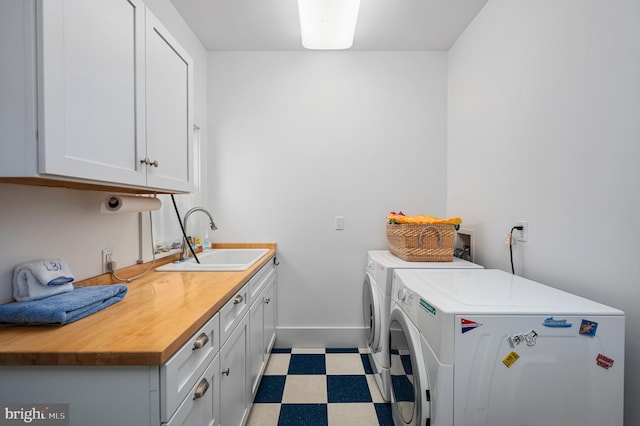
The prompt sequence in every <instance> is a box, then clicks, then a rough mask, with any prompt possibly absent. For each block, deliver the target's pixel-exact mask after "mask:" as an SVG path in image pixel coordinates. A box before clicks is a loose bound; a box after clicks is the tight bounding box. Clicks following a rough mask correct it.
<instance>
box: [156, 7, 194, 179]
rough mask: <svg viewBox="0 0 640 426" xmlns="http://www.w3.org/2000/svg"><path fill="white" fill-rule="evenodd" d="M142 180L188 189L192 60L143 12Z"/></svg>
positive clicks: (191, 110) (191, 153) (190, 151)
mask: <svg viewBox="0 0 640 426" xmlns="http://www.w3.org/2000/svg"><path fill="white" fill-rule="evenodd" d="M146 28H147V46H146V48H147V64H146V67H147V68H146V78H147V93H146V94H147V151H146V155H145V157H146V158H148V159H149V162H150V163H151V164H152V165H149V166H147V167H148V176H147V185H148V186H150V187H155V188H170V189H174V190H178V191H192V190H193V118H192V117H193V62H192V60H191V58H190V57H189V55H187V53H186V51H185V50H184V49H183V48H182V47H180V45H179V44H178V43H177V42H176V40H174V38H173V37H171V35H170V34H169V32H168V31H167V30H166V29H165V28H164V27H163V26H162V25H161V24H160V22H159V21H158V20H157V19H156V18H155V16H154V15H153V14H152V13H151V12H147V27H146Z"/></svg>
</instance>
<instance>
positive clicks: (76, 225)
mask: <svg viewBox="0 0 640 426" xmlns="http://www.w3.org/2000/svg"><path fill="white" fill-rule="evenodd" d="M147 3H148V4H149V6H150V8H151V9H152V11H153V12H154V14H155V15H156V16H157V17H158V19H160V20H161V21H162V22H163V24H164V25H165V26H166V27H167V29H168V30H169V31H170V32H171V33H172V34H173V35H174V36H175V38H176V39H177V40H178V41H179V42H180V44H181V45H182V46H183V47H184V48H185V49H186V50H187V51H188V52H189V54H190V55H191V56H192V58H193V60H194V62H195V70H196V72H195V76H194V87H195V91H194V92H195V94H194V98H195V99H194V100H195V102H194V103H195V105H194V108H195V115H196V119H198V117H200V119H199V122H200V123H202V124H201V125H202V126H203V127H204V131H205V132H206V123H205V118H206V116H207V100H206V87H207V83H206V79H207V73H206V66H207V58H206V51H205V50H204V48H203V47H202V45H201V44H200V42H199V41H198V40H197V38H196V37H195V36H194V35H193V33H191V30H189V28H188V27H187V25H186V24H185V23H184V21H183V20H182V18H181V17H180V15H179V14H178V12H177V11H176V10H175V8H174V7H173V5H172V4H171V3H170V1H169V0H149V1H148V2H147ZM106 196H107V193H104V192H96V191H78V190H70V189H64V188H45V187H32V186H23V185H12V184H2V183H0V199H1V200H2V202H0V241H1V242H2V245H3V249H2V258H1V259H0V303H3V302H6V301H9V300H10V299H11V298H12V294H13V293H12V285H11V279H12V274H13V269H14V268H15V266H17V265H18V264H20V263H23V262H28V261H31V260H36V259H42V258H61V259H64V260H65V261H66V262H67V263H68V264H69V266H70V268H71V271H72V272H73V273H74V276H75V277H76V279H77V280H81V279H86V278H89V277H92V276H96V275H99V274H101V273H102V266H101V250H102V249H103V248H108V247H111V248H114V249H115V254H116V261H117V263H118V267H124V266H128V265H133V264H135V262H136V260H137V259H138V215H137V214H136V213H121V214H116V215H104V214H101V213H100V212H99V206H100V203H101V201H102V200H103V199H104V197H106ZM177 197H181V196H177ZM167 207H168V208H172V207H171V206H170V205H169V206H167ZM183 213H184V212H183ZM145 218H146V216H145ZM147 229H148V225H147V224H146V220H145V225H144V228H143V230H144V231H145V233H146V232H147ZM143 244H144V246H143V247H144V249H145V253H146V257H147V258H148V257H150V254H151V249H150V243H149V241H148V239H145V240H144V242H143Z"/></svg>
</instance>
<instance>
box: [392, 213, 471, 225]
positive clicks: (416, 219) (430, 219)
mask: <svg viewBox="0 0 640 426" xmlns="http://www.w3.org/2000/svg"><path fill="white" fill-rule="evenodd" d="M387 223H398V224H411V225H444V224H448V225H460V224H461V223H462V219H460V218H459V217H457V216H454V217H449V218H446V219H440V218H437V217H435V216H428V215H426V214H419V215H415V216H405V215H400V214H390V215H389V216H387Z"/></svg>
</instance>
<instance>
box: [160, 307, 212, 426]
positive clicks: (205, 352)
mask: <svg viewBox="0 0 640 426" xmlns="http://www.w3.org/2000/svg"><path fill="white" fill-rule="evenodd" d="M219 330H220V316H219V314H215V315H214V316H213V318H211V319H210V320H209V321H208V322H207V323H206V324H205V325H204V326H203V327H202V328H200V330H198V331H197V332H196V334H194V335H193V336H192V337H191V339H189V341H188V342H187V343H185V344H184V345H183V346H182V347H181V348H180V349H179V350H178V352H176V353H175V354H174V355H173V356H172V357H171V358H170V359H169V360H168V361H167V362H166V363H165V364H163V365H162V366H161V367H160V389H161V390H162V391H161V392H160V420H161V421H163V422H166V421H167V419H169V418H170V417H171V415H172V414H173V412H174V411H175V410H176V408H178V405H180V403H181V402H182V400H183V399H184V398H185V396H187V394H188V393H189V392H190V391H191V389H192V388H193V387H194V386H196V385H197V383H196V382H197V381H198V377H200V376H201V375H202V373H203V372H204V370H205V369H206V368H207V366H208V365H209V363H210V362H211V360H212V359H213V357H215V356H216V354H217V353H218V351H219V350H220V331H219Z"/></svg>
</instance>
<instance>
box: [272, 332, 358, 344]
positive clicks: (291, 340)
mask: <svg viewBox="0 0 640 426" xmlns="http://www.w3.org/2000/svg"><path fill="white" fill-rule="evenodd" d="M275 347H276V348H352V347H358V348H364V347H366V341H365V333H364V328H363V327H278V329H277V336H276V343H275Z"/></svg>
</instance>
